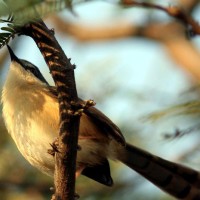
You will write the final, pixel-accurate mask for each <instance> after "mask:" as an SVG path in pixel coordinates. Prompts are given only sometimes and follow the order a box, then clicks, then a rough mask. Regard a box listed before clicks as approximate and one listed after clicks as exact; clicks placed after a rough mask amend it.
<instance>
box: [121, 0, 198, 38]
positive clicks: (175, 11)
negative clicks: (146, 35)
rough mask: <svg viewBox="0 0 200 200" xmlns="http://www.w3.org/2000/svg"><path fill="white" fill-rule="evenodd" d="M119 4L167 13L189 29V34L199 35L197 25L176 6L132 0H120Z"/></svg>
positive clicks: (187, 14)
mask: <svg viewBox="0 0 200 200" xmlns="http://www.w3.org/2000/svg"><path fill="white" fill-rule="evenodd" d="M121 4H122V5H124V6H128V7H130V6H131V7H133V6H139V7H143V8H153V9H157V10H161V11H163V12H165V13H167V14H168V15H169V16H171V17H174V18H175V19H177V20H180V21H181V22H182V23H183V24H184V25H185V26H186V27H187V28H191V30H190V31H191V34H194V35H197V34H198V35H199V34H200V26H199V24H198V23H197V22H196V21H195V20H194V19H193V18H192V17H191V16H190V15H189V13H187V12H186V11H185V10H183V9H181V8H180V7H178V6H169V7H163V6H160V5H156V4H153V3H149V2H138V1H134V0H121Z"/></svg>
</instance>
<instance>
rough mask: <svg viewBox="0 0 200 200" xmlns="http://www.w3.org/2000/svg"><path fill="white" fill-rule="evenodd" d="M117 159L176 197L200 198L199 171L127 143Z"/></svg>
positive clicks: (199, 199)
mask: <svg viewBox="0 0 200 200" xmlns="http://www.w3.org/2000/svg"><path fill="white" fill-rule="evenodd" d="M118 159H119V160H120V161H121V162H123V163H124V164H126V165H127V166H129V167H130V168H131V169H133V170H135V171H136V172H138V173H139V174H141V175H142V176H144V177H145V178H146V179H148V180H149V181H151V182H152V183H153V184H155V185H156V186H158V187H159V188H160V189H162V190H164V191H166V192H167V193H169V194H171V195H172V196H174V197H176V198H178V199H185V200H200V173H199V172H198V171H196V170H193V169H190V168H188V167H185V166H182V165H180V164H176V163H173V162H170V161H167V160H164V159H162V158H159V157H157V156H154V155H152V154H150V153H148V152H146V151H143V150H141V149H139V148H137V147H134V146H132V145H130V144H127V145H126V147H125V148H120V149H119V150H118Z"/></svg>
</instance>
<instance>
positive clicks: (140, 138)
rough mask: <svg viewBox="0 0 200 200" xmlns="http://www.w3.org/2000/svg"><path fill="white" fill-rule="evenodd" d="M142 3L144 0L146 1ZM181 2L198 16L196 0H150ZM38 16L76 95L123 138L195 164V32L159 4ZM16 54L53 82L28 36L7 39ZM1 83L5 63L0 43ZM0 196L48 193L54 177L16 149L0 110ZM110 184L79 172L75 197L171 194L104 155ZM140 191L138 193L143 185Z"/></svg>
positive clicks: (79, 6) (199, 126)
mask: <svg viewBox="0 0 200 200" xmlns="http://www.w3.org/2000/svg"><path fill="white" fill-rule="evenodd" d="M146 2H147V1H146ZM148 2H152V3H156V4H159V5H163V6H164V7H168V6H170V5H172V6H174V5H177V6H180V7H181V8H182V9H183V10H185V11H186V12H188V14H191V16H192V17H193V18H194V19H195V20H197V21H200V6H199V5H200V3H199V1H198V0H190V1H188V0H176V1H175V0H173V1H172V0H163V1H158V0H151V1H148ZM73 9H74V13H75V14H72V13H71V12H69V11H67V10H64V11H62V12H59V13H57V14H50V15H48V16H47V17H46V18H45V22H46V24H47V26H48V27H49V28H53V29H54V31H55V35H56V38H57V40H58V42H59V43H60V45H61V46H62V48H63V50H64V51H65V53H66V55H67V56H68V57H71V58H72V63H75V64H76V70H75V75H76V84H77V88H78V94H79V96H80V97H81V98H83V99H94V100H95V102H96V103H97V105H96V107H97V108H99V109H100V110H101V111H102V112H104V113H105V114H106V115H107V116H108V117H110V118H111V119H112V120H113V122H115V123H116V124H117V125H118V126H119V127H120V129H121V130H122V132H123V134H124V136H125V138H126V139H127V141H129V142H130V143H132V144H134V145H136V146H138V147H141V148H143V149H145V150H147V151H149V152H151V153H153V154H156V155H158V156H161V157H163V158H165V159H168V160H172V161H174V162H179V163H183V164H185V165H187V166H190V167H192V168H195V169H197V170H199V169H200V156H199V149H200V145H199V143H200V138H199V137H200V134H199V130H200V123H199V117H200V102H199V96H200V88H199V79H200V37H199V36H196V37H192V38H190V37H189V34H190V32H189V31H188V30H186V29H185V27H184V26H183V25H182V24H181V23H180V22H179V21H177V20H175V19H173V18H171V17H169V16H168V15H167V14H166V13H163V12H161V11H158V10H155V9H154V10H153V9H145V8H137V7H133V8H125V7H123V6H120V5H119V4H117V2H115V1H85V2H79V3H76V4H75V5H74V8H73ZM10 45H11V46H12V49H13V50H14V52H15V53H16V55H17V56H18V57H20V58H23V59H26V60H28V61H30V62H32V63H34V64H35V65H36V66H38V67H39V68H40V70H41V71H42V73H43V74H44V76H45V77H46V79H47V80H48V82H49V83H50V84H52V85H53V81H52V79H51V77H50V74H49V71H48V67H47V66H46V64H45V62H44V60H43V57H42V56H41V54H40V52H39V50H38V49H37V47H36V45H35V43H34V42H33V41H32V40H31V39H30V38H28V37H25V36H20V37H17V38H15V39H14V40H13V41H12V42H10ZM0 63H1V65H0V89H2V87H3V84H4V81H5V79H6V75H7V72H8V69H9V64H10V59H9V57H8V52H7V49H6V47H4V48H2V49H1V50H0ZM0 151H1V156H0V198H1V199H4V200H11V199H15V200H18V199H19V200H24V199H29V200H31V199H34V200H47V199H50V197H51V194H52V192H51V191H50V187H52V186H53V179H52V178H51V177H48V176H46V175H43V174H41V172H39V171H37V170H36V169H35V168H33V167H32V166H31V165H30V164H29V163H27V161H26V160H25V159H24V158H23V157H22V156H21V154H20V153H19V152H18V150H17V148H16V146H15V144H14V142H13V141H12V139H11V138H10V136H9V135H8V134H7V132H6V129H5V127H4V123H3V119H2V116H1V115H0ZM111 168H112V170H111V171H112V176H113V179H114V183H115V185H114V186H113V187H112V188H107V187H105V186H103V185H101V184H99V183H96V182H94V181H92V180H89V179H88V178H86V177H83V176H82V177H80V178H78V180H77V183H76V190H77V192H78V194H79V195H80V196H81V199H87V200H98V199H101V200H107V199H121V200H127V199H137V200H146V199H148V200H172V199H173V198H172V197H170V196H169V195H167V194H164V193H163V192H162V191H160V190H159V189H157V188H156V187H155V186H153V185H152V184H151V183H149V182H148V181H147V180H145V179H144V178H142V177H141V176H140V175H138V174H137V173H135V172H133V171H132V170H130V169H129V168H127V167H126V166H123V165H122V164H121V163H115V162H113V161H111ZM144 191H145V192H144Z"/></svg>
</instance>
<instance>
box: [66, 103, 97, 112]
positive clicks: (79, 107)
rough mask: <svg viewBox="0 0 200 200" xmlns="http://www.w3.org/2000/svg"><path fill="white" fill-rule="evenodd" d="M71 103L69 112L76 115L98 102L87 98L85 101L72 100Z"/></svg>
mask: <svg viewBox="0 0 200 200" xmlns="http://www.w3.org/2000/svg"><path fill="white" fill-rule="evenodd" d="M70 105H71V109H70V110H68V114H70V115H74V116H77V115H78V116H81V115H82V113H83V112H84V111H85V110H87V109H88V108H90V107H91V106H95V105H96V103H95V102H94V101H93V100H91V99H89V100H85V101H78V102H75V101H71V102H70Z"/></svg>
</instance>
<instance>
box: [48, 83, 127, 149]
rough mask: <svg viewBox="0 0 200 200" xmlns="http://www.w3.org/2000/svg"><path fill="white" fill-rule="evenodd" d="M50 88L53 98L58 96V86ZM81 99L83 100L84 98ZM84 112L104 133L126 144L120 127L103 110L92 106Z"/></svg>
mask: <svg viewBox="0 0 200 200" xmlns="http://www.w3.org/2000/svg"><path fill="white" fill-rule="evenodd" d="M48 89H49V91H50V92H51V95H52V97H53V98H57V97H58V92H57V90H56V87H53V86H49V87H48ZM79 100H80V101H81V102H83V100H82V99H79ZM84 113H85V114H86V115H87V116H89V117H90V119H91V120H92V121H93V122H94V123H95V124H96V125H97V126H98V128H99V129H101V130H102V133H104V134H106V135H107V136H109V137H111V138H113V139H115V140H116V141H118V142H119V143H121V144H122V145H124V146H125V144H126V142H125V139H124V137H123V135H122V133H121V131H120V129H119V128H118V127H117V126H116V125H115V124H114V123H113V122H112V121H111V120H110V119H109V118H108V117H107V116H105V115H104V114H103V113H102V112H101V111H99V110H98V109H96V108H95V107H90V108H88V109H86V110H85V111H84Z"/></svg>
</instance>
